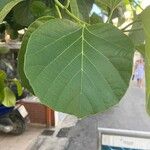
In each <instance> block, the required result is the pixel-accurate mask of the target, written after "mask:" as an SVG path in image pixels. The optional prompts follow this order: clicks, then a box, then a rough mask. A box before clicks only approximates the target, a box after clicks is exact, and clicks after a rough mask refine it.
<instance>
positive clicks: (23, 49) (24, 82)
mask: <svg viewBox="0 0 150 150" xmlns="http://www.w3.org/2000/svg"><path fill="white" fill-rule="evenodd" d="M50 19H52V17H51V16H45V17H41V18H39V19H37V20H36V21H35V22H33V23H32V24H31V25H30V26H29V28H28V30H27V32H26V33H25V35H24V37H23V42H22V45H21V49H20V50H19V54H18V72H19V75H20V77H21V83H22V85H23V86H24V87H25V88H27V89H28V90H29V91H30V92H31V93H33V90H32V87H31V86H30V84H29V81H28V79H27V78H26V75H25V73H24V55H25V52H26V47H27V43H28V40H29V38H30V36H31V34H32V33H33V32H34V31H35V30H36V29H37V28H38V27H40V26H41V25H42V24H44V23H45V22H47V21H48V20H50Z"/></svg>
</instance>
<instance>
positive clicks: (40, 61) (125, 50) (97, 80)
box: [25, 19, 133, 117]
mask: <svg viewBox="0 0 150 150" xmlns="http://www.w3.org/2000/svg"><path fill="white" fill-rule="evenodd" d="M59 26H61V28H59ZM47 29H51V31H53V32H48V30H47ZM38 35H40V39H44V40H41V41H40V42H39V43H38V45H37V44H36V45H35V43H37V41H39V40H38V38H39V37H38ZM110 35H111V36H110ZM35 37H36V38H35ZM126 42H127V43H128V44H125V43H126ZM126 45H128V46H126ZM125 46H126V47H125ZM132 55H133V45H132V43H131V42H130V40H129V39H128V38H127V37H126V36H125V35H123V34H122V33H121V32H120V31H119V30H118V29H116V28H115V27H113V26H112V25H109V24H103V23H102V24H98V25H93V26H87V27H82V26H79V25H78V24H75V23H73V22H70V21H67V20H59V19H55V20H52V21H49V22H47V23H45V24H44V25H43V26H41V27H40V28H39V29H38V30H36V31H35V32H34V33H33V34H32V35H31V37H30V41H29V43H28V46H27V53H26V57H25V73H26V75H27V78H28V79H29V81H30V83H31V86H32V87H33V90H34V92H35V94H36V95H37V96H38V97H39V98H40V100H41V101H42V103H44V104H46V105H48V106H50V107H52V108H54V109H56V110H58V111H62V112H67V113H70V114H74V115H76V116H78V117H83V116H87V115H90V114H95V113H97V112H103V111H105V110H107V109H108V108H109V107H111V106H113V105H114V104H116V103H117V102H119V100H120V98H121V97H122V96H123V94H124V93H125V91H126V89H127V87H128V82H129V80H130V75H131V70H132ZM31 58H32V59H31ZM33 60H34V61H33ZM104 64H105V66H104ZM120 64H121V66H120ZM125 64H127V65H125ZM56 68H57V69H56ZM110 71H111V75H110V73H109V72H110Z"/></svg>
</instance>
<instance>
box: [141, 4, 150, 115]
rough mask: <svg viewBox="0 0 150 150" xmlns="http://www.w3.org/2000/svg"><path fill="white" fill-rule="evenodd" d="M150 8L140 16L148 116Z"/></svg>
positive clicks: (149, 108)
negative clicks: (144, 39) (143, 45)
mask: <svg viewBox="0 0 150 150" xmlns="http://www.w3.org/2000/svg"><path fill="white" fill-rule="evenodd" d="M149 16H150V6H149V7H147V8H146V9H145V10H144V11H143V12H142V14H141V19H142V23H143V28H144V33H145V36H146V43H145V77H146V107H147V112H148V113H149V115H150V19H149Z"/></svg>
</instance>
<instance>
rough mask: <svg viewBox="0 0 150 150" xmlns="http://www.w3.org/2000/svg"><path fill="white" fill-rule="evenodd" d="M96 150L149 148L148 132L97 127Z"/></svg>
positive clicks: (139, 149)
mask: <svg viewBox="0 0 150 150" xmlns="http://www.w3.org/2000/svg"><path fill="white" fill-rule="evenodd" d="M98 150H150V132H140V131H133V130H117V129H108V128H99V148H98Z"/></svg>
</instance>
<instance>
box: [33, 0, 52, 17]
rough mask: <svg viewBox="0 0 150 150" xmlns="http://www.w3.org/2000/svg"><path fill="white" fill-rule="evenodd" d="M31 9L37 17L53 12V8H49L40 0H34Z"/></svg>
mask: <svg viewBox="0 0 150 150" xmlns="http://www.w3.org/2000/svg"><path fill="white" fill-rule="evenodd" d="M30 9H31V12H32V14H33V15H34V16H35V17H36V18H39V17H42V16H45V15H50V14H52V13H51V9H50V8H48V7H47V6H46V4H45V3H44V2H42V1H39V0H36V1H33V2H32V4H31V6H30Z"/></svg>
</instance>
